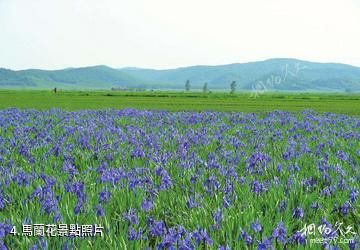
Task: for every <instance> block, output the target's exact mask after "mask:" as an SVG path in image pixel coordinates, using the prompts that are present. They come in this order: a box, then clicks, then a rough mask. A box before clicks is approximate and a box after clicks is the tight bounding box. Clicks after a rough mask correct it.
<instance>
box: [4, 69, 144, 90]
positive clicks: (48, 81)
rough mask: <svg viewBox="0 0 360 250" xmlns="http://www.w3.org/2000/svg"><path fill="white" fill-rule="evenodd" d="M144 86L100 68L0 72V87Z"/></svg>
mask: <svg viewBox="0 0 360 250" xmlns="http://www.w3.org/2000/svg"><path fill="white" fill-rule="evenodd" d="M144 86H145V85H144V83H143V82H142V81H140V80H137V79H135V78H133V77H131V76H129V75H127V74H125V73H123V72H121V71H119V70H116V69H113V68H110V67H107V66H102V65H101V66H93V67H84V68H67V69H62V70H38V69H29V70H20V71H12V70H6V69H0V88H1V87H2V88H6V87H7V88H9V87H10V88H11V87H22V88H29V87H31V88H53V87H58V88H67V89H110V88H112V87H115V88H116V87H144Z"/></svg>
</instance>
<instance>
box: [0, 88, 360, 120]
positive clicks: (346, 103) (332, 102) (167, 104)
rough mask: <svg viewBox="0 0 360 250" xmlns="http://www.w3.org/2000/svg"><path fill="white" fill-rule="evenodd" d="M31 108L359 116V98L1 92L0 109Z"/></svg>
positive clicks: (320, 95) (168, 93) (198, 93)
mask: <svg viewBox="0 0 360 250" xmlns="http://www.w3.org/2000/svg"><path fill="white" fill-rule="evenodd" d="M10 107H16V108H21V109H24V108H32V109H39V110H44V109H51V108H60V109H64V110H72V111H74V110H81V109H104V108H114V109H123V108H136V109H160V110H167V111H201V110H212V111H240V112H258V111H260V112H267V111H272V110H284V111H291V112H293V111H301V110H304V109H312V110H314V111H317V112H333V113H344V114H350V115H358V114H359V113H360V112H359V111H360V94H347V95H346V94H343V93H340V94H336V93H334V94H323V93H316V94H315V93H314V94H309V93H302V94H293V93H264V94H261V95H258V96H257V97H256V98H255V96H254V95H253V94H252V93H237V94H233V95H231V94H229V93H210V94H203V93H200V92H189V93H184V92H160V91H159V92H150V91H148V92H114V91H59V92H57V93H56V94H55V93H53V92H51V91H16V90H2V91H0V109H4V108H10Z"/></svg>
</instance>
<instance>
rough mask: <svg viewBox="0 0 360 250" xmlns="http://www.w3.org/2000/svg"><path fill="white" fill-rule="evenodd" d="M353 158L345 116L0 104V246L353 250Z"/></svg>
mask: <svg viewBox="0 0 360 250" xmlns="http://www.w3.org/2000/svg"><path fill="white" fill-rule="evenodd" d="M359 166H360V119H359V117H356V116H346V115H336V114H332V113H323V114H320V113H315V112H313V111H309V110H305V111H303V112H297V113H289V112H281V111H274V112H268V113H263V114H254V113H222V112H164V111H138V110H132V109H124V110H102V111H90V110H83V111H77V112H66V111H61V110H57V109H52V110H47V111H36V110H18V109H6V110H0V249H6V248H8V249H28V248H30V249H43V248H44V249H101V248H103V249H321V248H324V249H349V248H350V249H359V248H358V247H359V243H358V241H359V234H360V228H359V226H360V198H359V191H360V167H359ZM35 224H43V225H46V226H49V225H55V227H56V229H57V230H59V225H60V224H61V225H75V224H78V225H99V226H100V225H101V227H103V236H102V237H101V236H100V235H95V236H93V237H87V236H86V235H80V237H76V236H75V235H70V234H65V235H62V237H60V236H59V235H58V236H57V237H50V236H49V235H47V232H45V233H44V235H43V236H35V235H34V234H35V232H34V231H32V235H31V234H30V233H29V232H28V233H29V234H28V235H23V234H22V233H21V232H22V230H23V229H26V228H24V227H23V225H32V227H34V225H35ZM311 224H314V225H315V229H316V230H310V229H311V227H307V226H309V225H311ZM339 225H340V226H339ZM46 228H47V227H46ZM32 229H34V228H32ZM308 229H309V230H308ZM313 238H321V239H322V240H323V242H322V243H311V242H310V239H313ZM345 239H348V241H346V242H345ZM349 239H351V240H349Z"/></svg>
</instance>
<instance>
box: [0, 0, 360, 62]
mask: <svg viewBox="0 0 360 250" xmlns="http://www.w3.org/2000/svg"><path fill="white" fill-rule="evenodd" d="M359 24H360V1H359V0H326V1H325V0H316V1H314V0H301V1H300V0H297V1H294V0H251V1H250V0H247V1H244V0H218V1H215V0H151V1H150V0H128V1H124V0H33V1H29V0H0V67H5V68H11V69H26V68H43V69H60V68H66V67H80V66H89V65H98V64H106V65H109V66H112V67H124V66H137V67H147V68H158V69H163V68H173V67H181V66H189V65H198V64H203V65H204V64H206V65H217V64H227V63H235V62H248V61H257V60H263V59H268V58H273V57H294V58H299V59H305V60H311V61H319V62H340V63H347V64H352V65H356V66H360V46H359V44H360V28H359Z"/></svg>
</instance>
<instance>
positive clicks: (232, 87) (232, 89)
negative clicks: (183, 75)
mask: <svg viewBox="0 0 360 250" xmlns="http://www.w3.org/2000/svg"><path fill="white" fill-rule="evenodd" d="M190 89H191V85H190V80H186V82H185V90H186V92H189V91H190ZM202 91H203V93H204V94H206V93H208V92H209V87H208V83H207V82H205V83H204V85H203V88H202ZM235 91H236V81H232V82H231V84H230V94H234V93H235Z"/></svg>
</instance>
